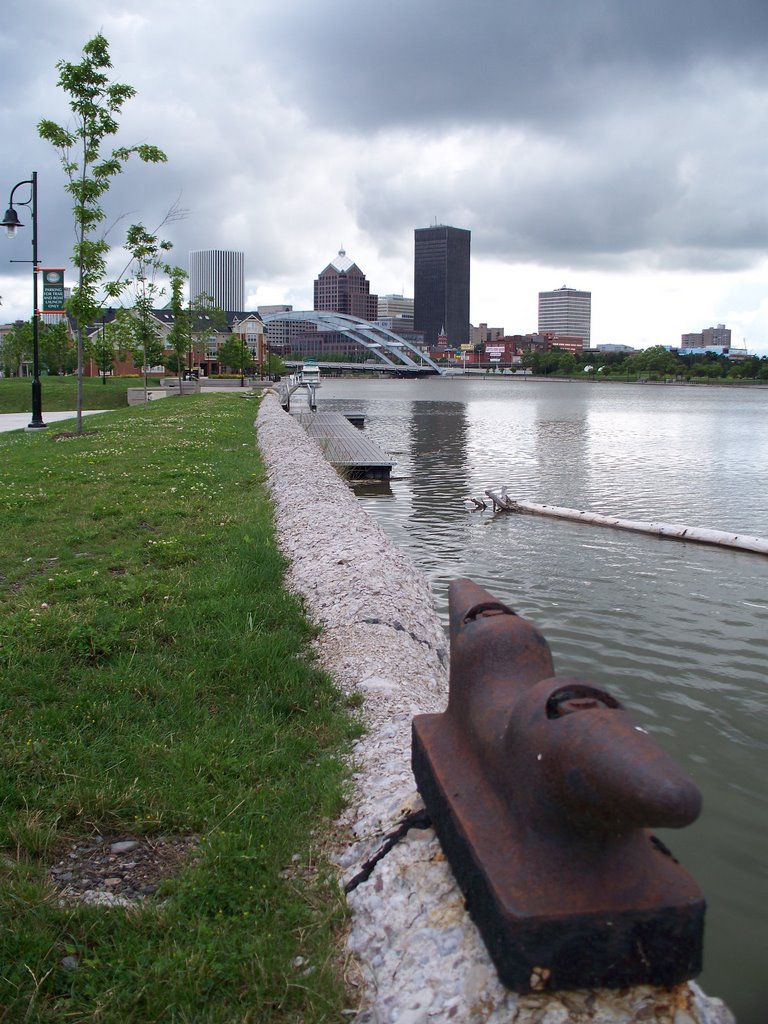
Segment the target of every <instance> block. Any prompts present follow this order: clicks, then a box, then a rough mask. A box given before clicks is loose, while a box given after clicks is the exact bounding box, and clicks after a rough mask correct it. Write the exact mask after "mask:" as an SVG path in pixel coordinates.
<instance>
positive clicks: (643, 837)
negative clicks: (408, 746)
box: [412, 580, 704, 992]
mask: <svg viewBox="0 0 768 1024" xmlns="http://www.w3.org/2000/svg"><path fill="white" fill-rule="evenodd" d="M450 633H451V675H450V694H449V701H448V708H447V710H446V711H445V712H444V713H442V714H434V715H420V716H418V717H416V718H415V719H414V722H413V751H412V757H413V770H414V774H415V776H416V781H417V783H418V786H419V789H420V791H421V793H422V796H423V797H424V800H425V803H426V805H427V808H428V810H429V812H430V814H431V816H432V818H433V821H434V823H435V827H436V829H437V832H438V835H439V836H440V840H441V842H442V845H443V848H444V849H445V852H446V855H447V857H448V860H449V862H450V864H451V867H452V869H453V872H454V874H455V876H456V878H457V880H458V882H459V885H460V886H461V888H462V891H463V892H464V895H465V897H466V900H467V906H468V909H469V911H470V913H471V915H472V917H473V918H474V920H475V922H476V923H477V925H478V927H479V929H480V932H481V934H482V936H483V939H484V940H485V943H486V946H487V947H488V951H489V953H490V955H491V957H492V959H493V961H494V964H495V966H496V969H497V971H498V973H499V977H500V979H501V980H502V981H503V982H504V984H506V985H507V986H509V987H510V988H512V989H515V990H516V991H519V992H527V991H540V990H545V989H562V988H584V987H591V986H605V987H609V988H619V987H624V986H627V985H635V984H643V983H648V984H654V985H674V984H677V983H678V982H680V981H683V980H685V979H688V978H691V977H693V976H695V975H696V974H697V973H698V972H699V971H700V969H701V950H702V936H703V921H704V900H703V897H702V894H701V892H700V890H699V888H698V886H697V885H696V883H695V882H694V881H693V879H692V878H691V877H690V876H689V875H688V874H687V872H685V871H684V869H683V868H682V867H681V866H680V865H679V864H678V863H677V861H676V860H675V859H674V858H673V857H672V855H671V854H670V853H669V851H668V850H667V849H666V848H665V847H664V845H663V844H662V843H661V842H659V841H658V840H657V839H656V838H655V837H654V836H652V834H651V833H650V832H648V831H647V830H648V829H652V828H679V827H682V826H684V825H687V824H689V823H690V822H692V821H694V820H695V818H696V817H697V816H698V814H699V811H700V806H701V798H700V794H699V791H698V789H697V788H696V786H695V785H694V783H693V782H692V781H691V779H690V778H689V777H688V775H687V774H686V773H685V772H683V771H682V770H681V769H680V768H679V767H678V766H677V765H676V764H675V762H674V761H673V760H672V759H671V758H670V757H669V756H668V755H667V754H666V753H665V752H664V751H663V750H662V749H661V748H660V747H659V746H658V745H657V744H656V742H655V741H654V740H653V739H652V738H651V737H650V736H649V735H648V734H647V733H646V732H645V730H644V729H642V728H640V727H639V726H637V725H635V724H634V723H633V722H632V720H631V718H630V717H629V715H628V714H627V712H626V711H625V710H624V709H623V708H622V706H621V705H620V703H619V702H618V701H617V700H615V699H614V698H613V697H611V696H610V694H608V693H606V692H604V691H603V690H601V689H599V688H597V687H595V686H593V685H592V684H590V683H589V682H587V681H585V680H581V679H572V678H555V677H554V666H553V662H552V656H551V653H550V650H549V647H548V645H547V642H546V640H545V639H544V637H543V636H542V635H541V633H540V632H539V631H538V630H537V629H536V628H535V627H534V626H533V625H531V624H530V623H529V622H527V621H526V620H525V619H523V618H521V617H520V616H518V615H516V614H515V613H514V612H513V611H512V610H511V609H510V608H508V607H506V606H505V605H503V604H501V603H500V602H498V601H496V600H495V599H494V598H493V597H492V596H491V595H490V594H488V593H487V592H486V591H485V590H483V589H482V588H480V587H478V586H477V585H476V584H474V583H472V582H471V581H470V580H456V581H454V582H453V583H452V584H451V589H450Z"/></svg>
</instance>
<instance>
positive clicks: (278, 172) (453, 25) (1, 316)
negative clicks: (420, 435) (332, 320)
mask: <svg viewBox="0 0 768 1024" xmlns="http://www.w3.org/2000/svg"><path fill="white" fill-rule="evenodd" d="M98 31H102V32H103V34H104V35H105V36H106V38H107V39H108V40H109V43H110V51H111V55H112V62H113V71H112V75H113V80H115V81H119V82H124V83H127V84H130V85H132V86H134V87H135V88H136V90H137V96H136V97H135V98H134V99H133V100H130V101H129V102H128V103H127V105H126V106H125V107H124V110H123V116H122V118H121V129H120V132H119V134H118V136H117V137H116V139H115V142H116V143H117V144H124V145H130V144H134V143H138V142H150V143H153V144H155V145H158V146H160V147H161V148H162V149H163V150H164V151H165V152H166V153H167V156H168V162H167V164H165V165H144V164H141V163H140V162H139V161H138V160H132V161H131V163H130V164H129V166H128V167H127V168H126V171H125V172H124V173H123V174H122V175H120V177H119V178H118V179H116V180H115V183H114V185H113V187H112V189H111V191H110V193H109V196H108V199H107V202H106V204H105V205H106V206H107V208H108V210H109V217H108V220H107V222H106V223H107V224H109V225H112V227H111V230H110V233H109V236H108V237H109V240H110V242H112V243H113V244H114V245H115V249H116V252H115V254H114V257H113V260H112V266H113V267H114V268H117V267H118V266H122V263H123V262H124V260H122V258H121V253H120V251H119V247H120V243H121V241H122V238H123V237H124V232H125V228H126V227H127V226H128V225H129V224H131V223H133V222H136V221H141V222H142V223H144V224H145V225H146V226H147V227H150V228H154V227H155V226H156V225H157V224H158V223H159V222H160V221H161V220H162V219H163V217H164V216H165V214H166V212H167V211H168V209H169V208H170V207H171V206H172V205H173V204H174V203H175V202H177V201H178V202H179V204H180V206H181V207H183V208H184V209H185V210H186V211H187V215H186V216H185V217H184V218H183V219H181V220H177V221H176V222H175V223H171V224H168V225H166V227H165V228H164V229H163V233H164V237H166V238H167V239H168V240H169V241H171V242H173V244H174V249H173V257H174V259H175V261H176V262H177V263H178V264H179V265H181V266H183V267H184V268H185V269H186V268H187V265H188V253H189V250H190V249H206V248H224V249H239V250H242V251H244V252H245V268H246V293H247V305H248V307H249V308H251V307H255V306H256V305H260V304H266V303H275V302H288V303H292V304H293V305H294V307H295V308H296V309H309V308H311V306H312V283H313V281H314V279H315V277H316V276H317V274H318V273H319V272H320V271H321V270H322V269H323V268H324V267H325V266H326V265H327V264H328V263H329V262H330V260H331V259H332V258H333V257H334V256H335V254H336V252H337V250H338V249H339V247H340V246H341V245H342V244H343V246H344V247H345V249H346V251H347V254H348V255H349V256H350V257H351V258H352V259H354V260H355V262H356V263H357V264H358V265H359V266H360V268H361V269H362V270H363V271H364V273H365V274H366V275H367V277H368V279H369V280H370V282H371V289H372V291H375V292H378V293H379V294H387V293H391V292H397V293H402V292H404V293H405V294H406V295H412V294H413V229H414V228H415V227H426V226H428V225H430V224H432V223H434V222H435V221H437V222H439V223H443V224H452V225H455V226H456V227H462V228H468V229H470V230H471V232H472V295H471V318H472V322H473V323H475V324H478V323H480V322H481V321H482V322H486V323H488V324H489V325H490V326H493V327H504V328H505V329H506V330H507V332H508V333H518V332H527V331H532V330H535V329H536V326H537V322H536V318H537V298H538V292H539V291H540V290H548V289H551V288H557V287H560V286H561V285H563V284H567V285H569V286H571V287H574V288H582V289H587V290H590V291H591V292H592V338H593V342H595V343H608V342H623V343H626V344H630V345H634V346H636V347H645V346H647V345H651V344H656V343H661V344H678V343H679V340H680V334H681V333H682V332H683V331H686V332H687V331H698V330H701V329H702V328H703V327H708V326H712V325H714V324H716V323H725V324H726V325H727V326H729V327H730V328H731V329H732V331H733V338H734V343H739V344H740V343H741V342H742V339H744V340H745V341H746V345H747V347H748V348H749V349H751V350H756V351H758V352H761V353H765V354H768V187H766V186H767V184H768V182H767V179H768V59H766V58H767V56H768V54H767V53H766V50H768V2H766V0H730V2H729V3H727V4H726V3H724V2H723V0H642V2H641V3H640V2H638V3H635V2H632V0H472V2H469V0H463V2H458V0H389V2H388V3H385V4H380V3H373V2H371V0H358V2H357V3H350V2H349V0H345V2H340V0H324V2H318V0H249V2H235V0H218V3H217V4H215V5H214V4H212V3H199V2H196V0H185V2H181V0H155V2H154V3H151V4H150V3H149V2H148V0H132V2H131V3H130V4H127V3H125V2H124V0H121V2H115V0H100V3H98V4H96V3H94V2H93V0H66V2H65V0H38V2H37V3H34V4H31V3H29V0H6V2H5V5H4V16H3V23H2V28H1V29H0V86H1V87H0V128H1V129H2V139H3V145H2V149H1V150H0V172H1V173H0V203H2V209H3V210H4V209H5V206H6V205H7V195H8V194H9V193H10V189H11V187H12V186H13V185H14V184H15V183H16V182H17V181H19V180H22V179H25V178H28V177H29V176H30V174H31V172H32V171H33V170H37V171H38V174H39V203H38V209H39V250H40V258H41V261H42V263H43V265H46V266H57V265H68V263H69V257H70V255H71V250H72V243H73V230H72V219H71V210H70V207H71V203H70V199H69V197H68V195H67V194H66V193H65V191H64V183H65V179H64V176H63V172H62V170H61V168H60V165H59V163H58V158H57V157H56V155H55V153H54V152H53V150H52V149H51V147H50V145H49V144H48V143H45V142H43V141H42V140H40V139H39V138H38V135H37V122H38V121H39V120H40V118H43V117H44V118H49V119H52V120H55V121H59V122H60V123H66V122H67V119H68V113H69V112H68V108H67V100H66V96H65V94H64V93H63V92H62V90H61V89H60V88H58V87H57V85H56V82H57V78H58V72H57V70H56V66H55V65H56V62H57V60H59V59H62V58H63V59H65V60H69V61H72V62H77V61H78V60H79V59H80V56H81V51H82V46H83V44H84V43H85V42H86V41H87V40H88V39H89V38H91V37H92V36H93V35H95V34H96V33H97V32H98ZM17 195H18V194H17ZM24 219H25V218H24V216H23V215H22V220H24ZM29 242H30V234H29V233H28V232H20V233H19V235H18V236H17V238H16V239H15V240H13V241H9V240H7V239H6V238H5V236H4V235H3V234H0V295H2V297H3V299H2V301H3V307H2V309H0V320H2V321H6V322H7V321H10V320H13V319H16V318H19V317H28V316H29V315H30V312H31V280H30V274H31V270H30V268H29V267H25V266H24V265H23V264H22V265H17V264H13V265H11V264H10V263H9V260H10V259H14V258H15V259H25V258H29V257H30V255H31V248H30V247H29ZM70 276H71V275H70Z"/></svg>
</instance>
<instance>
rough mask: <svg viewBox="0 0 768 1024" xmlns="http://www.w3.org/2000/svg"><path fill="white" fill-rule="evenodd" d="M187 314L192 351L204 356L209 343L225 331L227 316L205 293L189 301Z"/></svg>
mask: <svg viewBox="0 0 768 1024" xmlns="http://www.w3.org/2000/svg"><path fill="white" fill-rule="evenodd" d="M188 314H189V333H190V338H191V347H192V350H193V351H198V350H199V351H202V353H203V355H205V353H206V352H207V350H208V348H209V347H210V342H211V341H212V340H213V341H215V340H216V338H217V335H219V334H223V333H224V332H225V331H226V330H227V326H228V325H227V315H226V313H225V312H224V310H223V309H222V308H221V307H220V306H215V305H214V304H213V296H211V295H208V294H207V293H206V292H200V294H199V295H196V296H195V298H194V299H191V300H190V303H189V307H188Z"/></svg>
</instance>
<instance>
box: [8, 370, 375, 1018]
mask: <svg viewBox="0 0 768 1024" xmlns="http://www.w3.org/2000/svg"><path fill="white" fill-rule="evenodd" d="M7 383H9V382H7V381H2V382H0V390H2V388H4V387H5V385H6V384H7ZM95 387H96V388H100V387H101V385H100V384H98V382H97V383H96V385H95ZM44 393H45V392H44ZM48 408H50V405H48ZM256 409H257V401H256V400H255V399H246V398H244V397H242V396H239V395H238V396H232V397H230V396H217V395H214V396H206V397H204V398H200V397H199V396H195V397H189V398H184V399H168V400H166V401H164V402H159V403H157V404H154V405H150V406H149V407H147V408H144V407H143V406H139V407H136V408H133V409H126V410H121V411H117V412H114V413H108V414H105V415H104V416H100V417H98V423H94V424H91V423H90V422H89V423H87V424H86V431H87V433H86V434H85V435H84V436H81V437H72V436H67V435H66V433H65V431H66V430H67V427H68V426H70V427H71V425H65V424H56V425H55V427H52V428H50V429H49V430H47V431H45V432H44V433H36V434H29V433H15V434H0V466H2V469H0V515H1V516H2V523H3V544H2V546H1V547H0V723H2V729H1V730H0V736H1V737H2V740H1V742H0V1021H2V1022H3V1024H5V1022H13V1024H15V1022H19V1021H29V1022H42V1021H46V1022H47V1021H57V1022H58V1021H61V1022H77V1024H81V1022H99V1024H126V1022H141V1024H145V1022H150V1021H152V1022H155V1021H157V1022H166V1021H168V1022H185V1024H206V1022H222V1024H223V1022H229V1024H234V1022H238V1024H243V1022H254V1024H256V1022H258V1024H268V1022H281V1024H284V1022H296V1024H298V1022H306V1024H311V1022H321V1021H327V1022H337V1021H339V1020H340V1019H342V1018H341V1010H342V1009H343V1008H344V1006H345V1003H344V991H343V986H342V984H341V979H340V977H339V968H338V965H337V958H336V956H335V951H336V948H337V943H338V933H339V927H340V924H341V923H342V921H343V901H342V899H341V897H340V895H339V893H338V890H337V887H336V885H335V882H334V881H333V879H332V876H331V875H330V873H329V872H328V871H326V870H325V868H324V866H323V862H322V858H321V857H320V856H319V855H318V854H317V847H318V844H319V845H320V846H322V841H321V840H322V836H323V835H324V834H327V831H328V823H329V821H330V820H331V819H332V818H333V816H335V815H336V814H337V813H338V811H339V809H340V807H341V804H342V798H343V794H344V787H345V784H346V775H345V769H344V768H343V766H342V762H341V760H340V758H339V754H340V752H341V751H343V750H344V749H345V748H346V746H347V745H348V743H349V740H350V738H351V737H352V736H353V735H354V733H355V729H356V726H355V724H354V722H353V720H352V718H351V717H350V712H349V708H348V707H347V706H346V705H345V704H344V701H343V698H341V697H340V696H339V694H338V693H337V692H336V691H335V689H334V687H333V686H332V684H331V681H330V680H329V679H328V678H327V676H325V675H324V674H323V673H322V672H320V671H319V670H318V668H317V667H316V666H315V665H314V663H313V659H312V656H311V652H310V648H309V643H310V640H311V638H312V628H311V627H310V625H309V624H308V623H307V621H306V619H305V618H304V616H303V614H302V609H301V607H300V604H299V602H298V601H297V599H295V598H294V597H292V596H290V595H288V594H287V593H286V592H285V590H284V589H283V585H282V581H283V573H284V562H283V559H282V557H281V555H280V554H279V552H278V550H277V548H276V545H275V539H274V532H273V522H272V518H271V508H270V503H269V499H268V493H267V490H266V487H265V482H264V472H263V468H262V464H261V462H260V459H259V455H258V451H257V449H256V446H255V435H254V428H253V420H254V418H255V414H256ZM91 431H92V432H91ZM62 434H64V436H61V435H62ZM98 837H104V838H107V839H117V838H119V839H123V838H133V839H139V840H140V841H141V842H144V841H146V840H147V839H152V840H153V841H160V840H168V839H172V840H176V839H178V840H183V839H185V838H189V837H196V838H197V839H199V845H198V846H197V855H196V856H191V857H189V858H187V859H186V860H185V861H184V862H183V867H182V870H181V871H180V873H177V874H176V875H175V877H170V878H167V879H165V880H164V881H163V882H162V883H161V885H160V889H159V892H158V894H157V895H155V896H151V897H147V898H146V899H145V900H144V902H143V903H139V904H137V905H135V906H132V907H130V908H122V907H93V906H83V905H81V904H79V903H75V902H64V903H62V902H61V899H60V897H59V895H58V893H57V892H56V890H55V888H54V885H53V882H52V878H51V874H50V870H49V869H50V867H51V866H52V865H54V864H55V863H58V862H59V861H60V860H61V859H62V858H64V859H66V857H67V851H69V850H71V849H72V846H73V844H78V843H82V842H84V841H86V840H91V841H94V840H95V839H98ZM318 837H320V838H318ZM299 958H301V959H299Z"/></svg>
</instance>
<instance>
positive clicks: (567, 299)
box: [539, 285, 592, 348]
mask: <svg viewBox="0 0 768 1024" xmlns="http://www.w3.org/2000/svg"><path fill="white" fill-rule="evenodd" d="M591 325H592V292H580V291H577V290H576V289H575V288H566V286H565V285H563V287H562V288H556V289H555V290H554V291H552V292H539V334H547V333H551V334H561V335H564V336H566V337H571V338H581V339H582V340H583V341H584V348H589V346H590V330H591Z"/></svg>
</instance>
